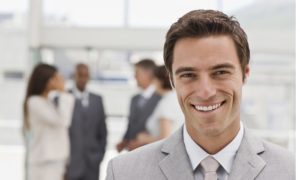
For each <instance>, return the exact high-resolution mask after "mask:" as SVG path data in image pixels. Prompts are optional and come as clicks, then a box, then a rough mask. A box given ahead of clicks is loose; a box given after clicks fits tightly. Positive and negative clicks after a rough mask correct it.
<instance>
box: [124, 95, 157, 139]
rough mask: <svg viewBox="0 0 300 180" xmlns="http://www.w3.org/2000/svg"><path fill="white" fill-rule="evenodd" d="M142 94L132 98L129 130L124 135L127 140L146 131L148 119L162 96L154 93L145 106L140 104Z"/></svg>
mask: <svg viewBox="0 0 300 180" xmlns="http://www.w3.org/2000/svg"><path fill="white" fill-rule="evenodd" d="M140 96H141V95H140V94H138V95H135V96H133V97H132V99H131V103H130V112H129V117H128V121H129V122H128V126H127V131H126V133H125V135H124V137H123V139H125V140H132V139H134V138H135V137H136V135H137V134H138V133H139V132H141V131H144V130H145V129H146V128H145V126H146V121H147V119H148V118H149V117H150V115H151V114H152V113H153V111H154V109H155V107H156V105H157V103H158V102H159V100H160V99H161V96H160V95H158V94H157V93H153V94H152V96H151V97H150V98H149V99H148V100H147V101H146V103H145V104H144V106H143V107H140V106H139V105H138V101H139V98H140Z"/></svg>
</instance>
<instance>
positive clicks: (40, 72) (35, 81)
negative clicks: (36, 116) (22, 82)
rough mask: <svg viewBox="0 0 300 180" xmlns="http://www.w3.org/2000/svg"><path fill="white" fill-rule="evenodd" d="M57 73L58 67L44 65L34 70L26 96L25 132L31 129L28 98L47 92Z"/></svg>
mask: <svg viewBox="0 0 300 180" xmlns="http://www.w3.org/2000/svg"><path fill="white" fill-rule="evenodd" d="M56 72H57V69H56V67H54V66H51V65H48V64H43V63H41V64H38V65H36V66H35V68H34V69H33V71H32V74H31V75H30V78H29V81H28V86H27V90H26V96H25V100H24V104H23V114H24V123H23V130H26V129H29V127H30V125H29V121H28V110H27V100H28V98H29V97H30V96H33V95H41V94H42V93H43V92H44V91H45V89H46V86H47V84H48V81H49V80H50V79H51V78H52V77H53V76H54V75H55V73H56Z"/></svg>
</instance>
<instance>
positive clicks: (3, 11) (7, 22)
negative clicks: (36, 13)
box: [0, 0, 29, 29]
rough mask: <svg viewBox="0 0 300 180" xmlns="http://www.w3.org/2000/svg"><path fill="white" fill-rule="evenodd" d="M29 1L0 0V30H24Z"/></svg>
mask: <svg viewBox="0 0 300 180" xmlns="http://www.w3.org/2000/svg"><path fill="white" fill-rule="evenodd" d="M28 3H29V0H9V1H8V0H1V1H0V28H1V29H3V28H21V29H24V28H26V25H27V19H26V18H27V11H28Z"/></svg>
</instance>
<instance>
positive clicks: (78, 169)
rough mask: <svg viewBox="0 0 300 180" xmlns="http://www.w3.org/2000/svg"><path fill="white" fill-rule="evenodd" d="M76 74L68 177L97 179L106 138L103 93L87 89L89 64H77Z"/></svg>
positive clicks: (86, 179)
mask: <svg viewBox="0 0 300 180" xmlns="http://www.w3.org/2000/svg"><path fill="white" fill-rule="evenodd" d="M74 76H75V77H74V78H75V84H76V86H75V87H74V88H73V89H72V90H70V92H71V93H72V94H73V95H74V96H75V98H76V100H75V105H74V114H73V119H72V123H71V127H70V131H69V133H70V144H71V155H70V163H69V167H68V173H67V178H68V179H69V180H98V179H99V173H100V172H99V166H100V163H101V161H102V159H103V157H104V153H105V147H106V138H107V128H106V123H105V119H106V115H105V111H104V106H103V102H102V98H101V96H99V95H96V94H93V93H90V92H88V91H87V90H86V84H87V83H88V80H89V69H88V66H87V65H85V64H77V66H76V71H75V74H74Z"/></svg>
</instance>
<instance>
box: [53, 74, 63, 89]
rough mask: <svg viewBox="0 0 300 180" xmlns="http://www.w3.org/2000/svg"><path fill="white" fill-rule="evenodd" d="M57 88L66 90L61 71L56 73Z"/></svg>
mask: <svg viewBox="0 0 300 180" xmlns="http://www.w3.org/2000/svg"><path fill="white" fill-rule="evenodd" d="M55 78H56V90H58V91H64V90H65V80H64V78H63V76H62V75H61V74H59V73H57V75H56V77H55Z"/></svg>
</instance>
